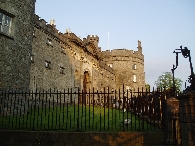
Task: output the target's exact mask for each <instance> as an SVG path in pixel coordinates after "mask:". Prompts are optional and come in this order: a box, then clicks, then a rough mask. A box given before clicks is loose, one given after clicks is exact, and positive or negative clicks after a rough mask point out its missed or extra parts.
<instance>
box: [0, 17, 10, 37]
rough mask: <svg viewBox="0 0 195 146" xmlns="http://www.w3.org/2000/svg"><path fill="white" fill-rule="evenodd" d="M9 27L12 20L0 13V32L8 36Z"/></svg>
mask: <svg viewBox="0 0 195 146" xmlns="http://www.w3.org/2000/svg"><path fill="white" fill-rule="evenodd" d="M11 25H12V18H11V17H9V16H7V15H5V14H3V13H0V32H3V33H5V34H7V35H10V34H11Z"/></svg>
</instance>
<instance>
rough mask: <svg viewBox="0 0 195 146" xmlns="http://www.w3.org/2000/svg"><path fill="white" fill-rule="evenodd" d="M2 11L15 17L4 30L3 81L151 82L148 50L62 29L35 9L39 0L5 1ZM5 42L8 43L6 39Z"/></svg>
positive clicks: (44, 85)
mask: <svg viewBox="0 0 195 146" xmlns="http://www.w3.org/2000/svg"><path fill="white" fill-rule="evenodd" d="M0 3H1V9H2V10H1V11H2V12H6V13H5V14H10V15H11V16H10V17H12V18H13V21H12V24H13V27H12V29H13V33H11V35H5V34H3V33H1V36H0V38H1V40H2V41H1V43H0V45H1V48H4V49H1V54H2V56H1V61H0V65H1V66H3V68H1V76H2V77H1V79H0V87H1V88H7V87H17V88H30V89H31V90H36V89H39V90H42V89H49V88H52V89H58V90H63V89H67V88H74V89H75V90H76V89H78V88H79V89H81V90H83V91H84V92H85V91H89V90H91V91H92V90H93V88H94V90H98V91H100V90H101V91H103V90H112V89H116V88H119V87H121V86H122V85H123V84H124V85H125V89H129V90H130V89H131V90H132V89H135V88H138V87H144V86H145V75H144V56H143V54H142V47H141V42H140V41H138V51H133V50H126V49H116V50H112V51H111V52H110V51H101V48H100V47H98V43H99V37H98V36H96V35H91V36H90V35H88V36H87V37H86V38H83V39H82V40H81V39H80V38H79V37H77V36H76V35H75V34H74V33H72V32H70V31H69V30H67V32H66V33H61V32H58V30H57V29H56V26H55V24H54V21H51V22H50V24H48V23H47V22H46V21H45V20H44V19H40V18H39V16H37V15H35V14H34V4H35V0H34V1H27V0H26V1H17V2H15V1H12V2H10V1H9V2H8V1H0ZM2 42H3V43H2Z"/></svg>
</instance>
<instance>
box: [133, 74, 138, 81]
mask: <svg viewBox="0 0 195 146" xmlns="http://www.w3.org/2000/svg"><path fill="white" fill-rule="evenodd" d="M133 82H134V83H136V82H137V77H136V75H133Z"/></svg>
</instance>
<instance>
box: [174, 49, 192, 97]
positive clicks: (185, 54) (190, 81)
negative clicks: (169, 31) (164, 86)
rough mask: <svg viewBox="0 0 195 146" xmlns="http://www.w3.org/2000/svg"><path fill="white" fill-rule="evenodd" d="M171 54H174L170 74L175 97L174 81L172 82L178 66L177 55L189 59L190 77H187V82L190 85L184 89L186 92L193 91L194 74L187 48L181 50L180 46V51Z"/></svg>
mask: <svg viewBox="0 0 195 146" xmlns="http://www.w3.org/2000/svg"><path fill="white" fill-rule="evenodd" d="M173 53H176V65H174V64H173V68H172V69H171V71H172V74H173V92H174V95H175V81H174V71H175V69H176V68H177V66H178V54H179V53H182V55H183V57H184V58H188V57H189V62H190V70H191V75H190V76H189V77H188V82H189V83H190V84H191V85H190V87H188V88H186V90H195V74H194V71H193V66H192V61H191V56H190V50H188V48H187V47H184V49H183V48H182V46H180V49H175V50H174V51H173Z"/></svg>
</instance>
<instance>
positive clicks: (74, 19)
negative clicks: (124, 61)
mask: <svg viewBox="0 0 195 146" xmlns="http://www.w3.org/2000/svg"><path fill="white" fill-rule="evenodd" d="M36 1H37V2H36V5H35V13H36V14H37V15H39V17H40V18H41V19H45V20H46V21H47V22H48V23H49V22H50V20H53V19H54V20H55V24H56V28H57V29H58V30H59V31H60V32H62V33H65V32H66V29H70V30H71V31H72V32H73V33H75V34H76V35H77V36H79V37H81V38H84V37H87V35H92V34H94V35H98V36H99V47H101V49H102V51H104V50H112V49H122V48H125V49H129V50H135V51H136V50H137V44H138V43H137V41H138V40H140V41H141V42H142V50H143V54H144V68H145V79H146V83H147V84H150V85H151V86H152V87H153V86H155V84H154V83H155V81H156V80H157V79H158V77H159V76H160V75H162V74H163V73H164V72H171V69H172V67H173V64H175V60H176V59H175V58H176V57H175V56H176V55H175V54H174V53H173V51H174V50H175V49H179V48H180V45H182V46H183V47H188V49H189V50H190V53H191V58H192V65H193V67H194V68H195V1H194V0H56V1H55V2H54V1H53V0H36ZM108 33H109V37H108ZM108 38H109V39H108ZM194 70H195V69H194ZM189 75H190V64H189V58H184V57H183V56H182V54H179V64H178V67H177V69H176V70H175V77H177V78H180V79H181V80H182V81H183V85H182V89H184V83H185V81H186V80H187V78H188V76H189ZM187 85H189V84H187Z"/></svg>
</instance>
